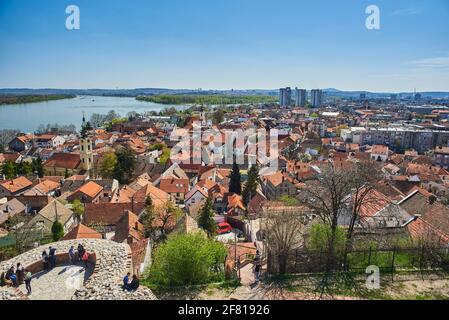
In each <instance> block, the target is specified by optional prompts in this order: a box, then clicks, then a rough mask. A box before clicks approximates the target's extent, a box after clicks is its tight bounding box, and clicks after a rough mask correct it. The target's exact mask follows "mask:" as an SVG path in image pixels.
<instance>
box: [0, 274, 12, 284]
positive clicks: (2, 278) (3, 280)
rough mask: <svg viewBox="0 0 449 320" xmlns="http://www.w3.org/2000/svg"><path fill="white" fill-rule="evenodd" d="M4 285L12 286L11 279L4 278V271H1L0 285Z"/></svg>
mask: <svg viewBox="0 0 449 320" xmlns="http://www.w3.org/2000/svg"><path fill="white" fill-rule="evenodd" d="M4 286H12V281H11V280H8V279H6V275H5V273H4V272H2V274H1V276H0V287H4Z"/></svg>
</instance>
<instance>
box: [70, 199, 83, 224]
mask: <svg viewBox="0 0 449 320" xmlns="http://www.w3.org/2000/svg"><path fill="white" fill-rule="evenodd" d="M72 211H73V213H74V214H75V216H76V217H77V218H78V220H81V217H82V216H83V214H84V204H82V203H81V201H79V200H78V199H76V200H75V201H73V203H72Z"/></svg>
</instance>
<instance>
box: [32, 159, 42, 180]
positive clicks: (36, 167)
mask: <svg viewBox="0 0 449 320" xmlns="http://www.w3.org/2000/svg"><path fill="white" fill-rule="evenodd" d="M31 166H32V168H33V172H35V173H36V174H37V175H38V176H39V178H43V177H44V166H43V164H42V159H41V158H40V157H39V158H37V159H33V160H32V162H31Z"/></svg>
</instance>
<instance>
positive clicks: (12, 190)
mask: <svg viewBox="0 0 449 320" xmlns="http://www.w3.org/2000/svg"><path fill="white" fill-rule="evenodd" d="M32 185H33V183H32V182H31V181H30V180H28V179H27V178H25V177H18V178H15V179H12V180H7V181H5V182H3V183H1V184H0V199H1V198H3V197H12V196H17V195H19V194H20V193H22V192H24V191H25V190H27V189H29V188H30V187H31V186H32Z"/></svg>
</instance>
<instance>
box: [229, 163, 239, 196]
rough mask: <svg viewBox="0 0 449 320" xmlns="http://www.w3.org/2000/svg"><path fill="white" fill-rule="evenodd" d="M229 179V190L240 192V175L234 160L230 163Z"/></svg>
mask: <svg viewBox="0 0 449 320" xmlns="http://www.w3.org/2000/svg"><path fill="white" fill-rule="evenodd" d="M230 178H231V181H230V182H229V192H233V193H236V194H238V195H240V194H242V177H241V175H240V167H239V165H238V164H237V163H236V162H234V164H233V165H232V171H231V175H230Z"/></svg>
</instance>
